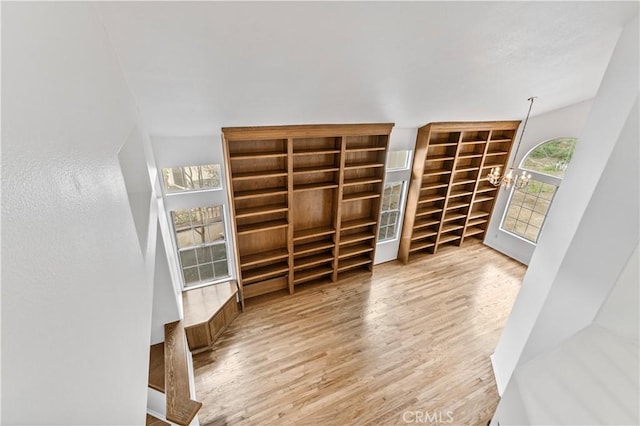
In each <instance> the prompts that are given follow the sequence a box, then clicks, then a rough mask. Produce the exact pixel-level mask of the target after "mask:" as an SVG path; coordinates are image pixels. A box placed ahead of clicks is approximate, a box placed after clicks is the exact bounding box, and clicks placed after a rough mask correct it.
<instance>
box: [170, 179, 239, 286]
mask: <svg viewBox="0 0 640 426" xmlns="http://www.w3.org/2000/svg"><path fill="white" fill-rule="evenodd" d="M197 173H200V172H199V171H197ZM194 176H196V178H197V176H199V175H198V174H196V175H194V174H192V175H191V178H194ZM171 216H172V218H173V223H174V229H175V238H176V245H177V246H178V248H179V249H181V250H180V251H179V253H178V256H179V257H180V262H181V265H182V267H183V268H184V269H183V277H184V284H185V286H189V285H192V284H200V283H206V282H208V281H212V280H214V279H218V278H224V277H228V276H229V268H228V266H227V247H226V244H225V243H224V214H223V209H222V206H207V207H197V208H192V209H185V210H176V211H173V212H171ZM212 243H213V244H212ZM185 248H186V249H185ZM212 262H215V265H214V264H213V263H212Z"/></svg>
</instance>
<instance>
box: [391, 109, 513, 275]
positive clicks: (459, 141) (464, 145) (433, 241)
mask: <svg viewBox="0 0 640 426" xmlns="http://www.w3.org/2000/svg"><path fill="white" fill-rule="evenodd" d="M519 125H520V122H519V121H491V122H467V123H431V124H428V125H426V126H424V127H421V128H420V129H419V130H418V136H417V140H416V148H415V155H414V163H413V173H412V178H411V182H410V185H409V193H408V196H407V204H406V209H405V218H404V225H403V229H402V237H401V240H400V250H399V255H398V257H399V259H400V260H401V261H402V262H404V263H407V262H408V261H409V256H410V255H412V254H414V253H419V252H423V253H424V252H427V253H435V252H436V251H437V249H438V247H440V246H442V245H444V244H456V245H460V244H462V243H463V242H464V240H465V238H471V237H473V238H484V233H485V231H486V229H487V225H488V220H489V217H490V216H491V211H492V209H493V204H494V201H495V196H496V194H497V188H496V187H494V186H492V185H490V184H489V183H488V182H486V180H485V177H486V175H487V174H488V173H489V171H490V169H491V167H495V166H502V167H503V169H504V166H505V164H506V163H507V160H508V158H509V153H510V151H511V146H512V144H513V140H514V138H515V135H516V131H517V129H518V126H519Z"/></svg>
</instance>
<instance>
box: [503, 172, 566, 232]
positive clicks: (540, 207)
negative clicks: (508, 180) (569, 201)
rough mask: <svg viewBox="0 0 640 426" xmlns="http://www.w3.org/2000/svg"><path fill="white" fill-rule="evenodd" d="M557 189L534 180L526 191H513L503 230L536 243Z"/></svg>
mask: <svg viewBox="0 0 640 426" xmlns="http://www.w3.org/2000/svg"><path fill="white" fill-rule="evenodd" d="M556 189H557V187H555V186H554V185H549V184H547V183H543V182H540V181H537V180H534V179H532V180H531V182H530V183H529V185H528V186H527V187H526V188H525V189H513V193H512V195H511V199H510V200H509V206H508V207H507V214H506V215H505V216H504V219H503V221H502V229H503V230H504V231H508V232H511V233H514V234H516V235H518V236H520V237H522V238H525V239H527V240H529V241H532V242H534V243H535V242H536V241H537V240H538V236H539V234H540V229H541V228H542V225H543V223H544V219H545V217H546V215H547V211H548V210H549V206H550V205H551V201H550V199H551V198H553V194H555V191H556ZM547 197H548V198H547Z"/></svg>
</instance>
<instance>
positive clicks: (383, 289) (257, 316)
mask: <svg viewBox="0 0 640 426" xmlns="http://www.w3.org/2000/svg"><path fill="white" fill-rule="evenodd" d="M525 269H526V268H525V266H524V265H521V264H519V263H517V262H516V261H513V260H511V259H509V258H507V257H506V256H504V255H502V254H500V253H498V252H496V251H493V250H491V249H489V248H487V247H485V246H483V245H482V244H473V243H469V244H468V245H463V246H462V247H460V248H457V247H451V248H443V249H441V250H440V251H439V252H438V254H437V255H431V256H429V255H425V256H423V257H419V258H416V259H415V260H412V261H411V262H410V263H409V264H408V265H402V264H400V263H399V262H390V263H386V264H382V265H378V266H376V267H375V269H374V273H373V275H367V274H362V275H358V276H354V277H352V278H348V279H345V280H344V281H340V282H339V283H333V284H322V285H310V286H306V287H302V288H300V289H298V287H296V293H295V294H294V295H292V296H280V297H277V298H275V297H273V296H266V297H262V298H259V299H258V298H256V299H250V300H249V301H248V303H247V308H246V310H245V312H244V313H242V314H241V315H240V316H239V317H238V318H236V320H235V322H234V323H233V324H231V326H230V327H229V328H228V329H227V331H226V332H225V333H224V334H223V335H222V336H221V337H220V338H219V340H218V341H217V342H216V343H215V345H214V350H213V351H211V352H206V353H201V354H198V355H195V356H194V358H193V359H194V368H195V374H196V393H197V399H198V400H199V401H202V402H203V407H202V409H201V410H200V414H199V418H200V424H201V425H226V424H229V425H231V424H243V425H269V424H277V425H285V424H286V425H341V426H342V425H349V424H358V425H364V424H381V425H395V424H407V423H418V424H419V423H422V424H425V423H426V424H430V423H431V424H433V423H438V422H440V423H442V424H446V423H449V424H461V425H462V424H464V425H467V424H473V425H485V424H486V422H487V420H489V418H490V417H491V415H492V414H493V411H494V410H495V407H496V405H497V402H498V394H497V391H496V386H495V381H494V378H493V373H492V369H491V361H490V359H489V356H490V355H491V353H492V352H493V350H494V349H495V346H496V343H497V340H498V338H499V336H500V331H501V330H502V328H503V326H504V323H505V321H506V318H507V316H508V314H509V312H510V310H511V307H512V305H513V302H514V300H515V296H516V294H517V292H518V290H519V288H520V282H521V281H522V277H523V276H524V272H525ZM434 416H435V417H434Z"/></svg>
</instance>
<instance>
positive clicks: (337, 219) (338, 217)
mask: <svg viewBox="0 0 640 426" xmlns="http://www.w3.org/2000/svg"><path fill="white" fill-rule="evenodd" d="M346 152H347V139H346V138H345V137H344V136H340V154H339V162H340V171H339V172H338V189H337V190H336V191H335V206H336V209H335V215H334V219H333V227H334V229H335V230H336V233H335V235H334V236H333V243H334V246H333V273H332V274H331V281H333V282H335V281H338V259H339V257H340V234H341V227H342V195H343V192H344V191H343V188H344V186H343V185H344V164H345V161H346V157H347V154H346Z"/></svg>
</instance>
